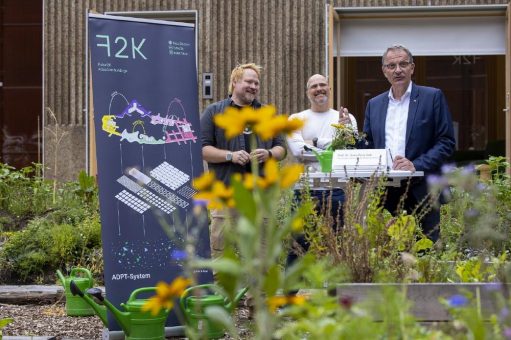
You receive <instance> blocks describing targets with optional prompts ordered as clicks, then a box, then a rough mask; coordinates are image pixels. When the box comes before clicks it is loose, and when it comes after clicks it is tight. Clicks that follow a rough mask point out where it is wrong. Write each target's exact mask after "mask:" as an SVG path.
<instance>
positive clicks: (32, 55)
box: [0, 0, 42, 168]
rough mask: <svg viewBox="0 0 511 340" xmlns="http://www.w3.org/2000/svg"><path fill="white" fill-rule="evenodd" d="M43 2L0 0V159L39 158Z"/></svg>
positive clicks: (15, 162) (21, 162)
mask: <svg viewBox="0 0 511 340" xmlns="http://www.w3.org/2000/svg"><path fill="white" fill-rule="evenodd" d="M41 111H42V1H41V0H0V162H2V163H7V164H9V165H12V166H15V167H17V168H20V167H23V166H27V165H30V164H31V163H32V162H39V161H40V152H39V151H40V131H39V129H38V126H40V124H39V122H40V121H41Z"/></svg>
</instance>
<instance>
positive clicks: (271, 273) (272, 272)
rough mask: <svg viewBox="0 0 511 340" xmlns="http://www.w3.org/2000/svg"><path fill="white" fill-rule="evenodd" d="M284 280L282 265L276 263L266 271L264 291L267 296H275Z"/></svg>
mask: <svg viewBox="0 0 511 340" xmlns="http://www.w3.org/2000/svg"><path fill="white" fill-rule="evenodd" d="M281 282H282V273H281V270H280V266H279V265H277V264H274V265H273V266H272V267H271V268H270V269H269V270H268V272H267V273H266V277H265V279H264V282H263V287H264V291H265V292H266V295H267V296H274V295H275V294H276V292H277V289H278V288H279V286H280V284H281Z"/></svg>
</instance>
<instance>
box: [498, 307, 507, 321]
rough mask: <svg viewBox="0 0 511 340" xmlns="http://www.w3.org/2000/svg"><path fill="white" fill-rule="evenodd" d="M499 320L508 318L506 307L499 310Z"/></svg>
mask: <svg viewBox="0 0 511 340" xmlns="http://www.w3.org/2000/svg"><path fill="white" fill-rule="evenodd" d="M499 316H500V319H505V318H507V317H508V316H509V309H508V308H507V307H504V308H502V309H501V310H500V313H499Z"/></svg>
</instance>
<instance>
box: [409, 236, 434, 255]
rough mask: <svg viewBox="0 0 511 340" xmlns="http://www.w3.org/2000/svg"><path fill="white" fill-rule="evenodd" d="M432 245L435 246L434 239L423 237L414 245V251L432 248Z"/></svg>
mask: <svg viewBox="0 0 511 340" xmlns="http://www.w3.org/2000/svg"><path fill="white" fill-rule="evenodd" d="M431 247H433V241H431V240H430V239H429V238H421V239H420V240H419V241H417V242H415V244H414V245H413V251H414V252H415V253H417V252H419V251H423V250H428V249H431Z"/></svg>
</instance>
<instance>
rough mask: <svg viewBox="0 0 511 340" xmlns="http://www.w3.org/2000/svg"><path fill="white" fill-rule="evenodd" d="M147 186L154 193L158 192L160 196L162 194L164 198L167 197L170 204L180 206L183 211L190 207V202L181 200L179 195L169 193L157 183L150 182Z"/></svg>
mask: <svg viewBox="0 0 511 340" xmlns="http://www.w3.org/2000/svg"><path fill="white" fill-rule="evenodd" d="M147 186H148V187H149V188H151V189H153V190H154V191H156V192H157V193H158V194H160V195H162V196H165V197H166V198H167V199H168V200H169V201H170V202H172V203H174V204H176V205H178V206H180V207H181V208H183V209H184V208H186V207H187V206H188V205H189V204H188V202H186V201H185V200H183V199H181V198H179V197H178V196H177V195H175V194H174V193H172V192H170V191H168V190H167V189H165V188H164V187H162V186H161V185H159V184H158V183H156V182H155V181H151V182H149V184H147Z"/></svg>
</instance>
